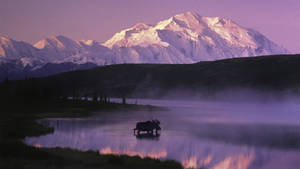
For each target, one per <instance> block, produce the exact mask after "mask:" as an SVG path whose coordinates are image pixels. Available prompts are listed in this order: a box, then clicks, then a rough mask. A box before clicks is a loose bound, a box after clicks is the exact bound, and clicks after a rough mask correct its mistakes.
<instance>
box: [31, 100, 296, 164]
mask: <svg viewBox="0 0 300 169" xmlns="http://www.w3.org/2000/svg"><path fill="white" fill-rule="evenodd" d="M139 102H140V103H141V102H142V101H139ZM154 102H155V101H154ZM152 103H153V102H152ZM163 103H164V102H159V104H163ZM164 104H166V105H168V106H169V108H170V111H161V112H141V111H137V112H120V113H115V112H114V113H113V114H111V113H106V114H105V115H101V116H97V117H90V118H83V119H51V120H46V121H43V123H47V124H48V125H50V126H53V127H54V128H55V131H54V133H52V134H49V135H45V136H40V137H31V138H26V139H25V142H27V143H28V144H31V145H38V146H39V147H57V146H59V147H70V148H76V149H81V150H88V149H91V150H95V151H99V153H101V154H127V155H130V156H136V155H138V156H141V157H152V158H159V159H175V160H177V161H180V162H181V163H182V165H183V166H184V167H186V168H200V167H204V168H208V169H274V168H280V169H297V168H298V166H300V160H299V159H300V158H299V157H300V127H299V125H298V124H300V118H299V113H298V110H300V107H299V106H298V107H297V106H295V105H292V106H289V107H283V105H280V106H276V105H275V106H273V105H272V106H264V105H261V106H253V105H250V106H247V105H242V106H240V105H234V104H228V103H226V104H216V103H198V102H197V103H193V102H192V103H190V102H188V103H179V102H175V103H174V102H173V103H172V102H168V103H164ZM172 104H173V106H172ZM180 104H181V105H184V106H182V107H180ZM293 106H294V107H293ZM291 107H293V108H291ZM287 113H288V116H287ZM155 118H158V119H160V121H161V127H162V130H161V132H160V135H158V136H151V135H150V136H149V135H139V136H137V135H136V136H135V135H133V131H132V128H134V127H135V124H136V122H138V121H147V120H149V119H155Z"/></svg>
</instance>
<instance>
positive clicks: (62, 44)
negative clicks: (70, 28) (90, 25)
mask: <svg viewBox="0 0 300 169" xmlns="http://www.w3.org/2000/svg"><path fill="white" fill-rule="evenodd" d="M67 46H78V42H76V41H74V40H72V39H70V38H68V37H66V36H62V35H58V36H49V37H47V38H45V39H43V40H40V41H38V42H37V43H35V44H34V47H36V48H38V49H44V48H61V49H62V48H67Z"/></svg>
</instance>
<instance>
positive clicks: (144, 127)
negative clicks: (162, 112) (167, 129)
mask: <svg viewBox="0 0 300 169" xmlns="http://www.w3.org/2000/svg"><path fill="white" fill-rule="evenodd" d="M159 124H160V121H158V120H152V121H146V122H138V123H136V127H135V129H133V132H134V134H136V131H137V135H140V132H141V131H142V132H147V134H149V133H150V134H152V135H153V132H154V130H155V135H157V134H158V130H161V128H160V126H159Z"/></svg>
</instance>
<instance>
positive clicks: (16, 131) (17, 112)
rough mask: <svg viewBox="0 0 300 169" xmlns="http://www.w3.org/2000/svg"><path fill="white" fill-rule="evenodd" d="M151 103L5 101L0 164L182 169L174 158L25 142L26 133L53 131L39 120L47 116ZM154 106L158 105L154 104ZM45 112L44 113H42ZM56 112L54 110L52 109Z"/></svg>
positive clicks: (146, 107) (112, 168) (138, 107)
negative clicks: (148, 156)
mask: <svg viewBox="0 0 300 169" xmlns="http://www.w3.org/2000/svg"><path fill="white" fill-rule="evenodd" d="M153 108H154V107H151V106H137V105H122V104H116V103H94V102H89V101H77V102H76V103H74V102H72V101H68V100H64V101H56V102H54V101H48V102H45V101H35V102H33V103H31V104H28V103H27V104H21V103H14V104H8V103H6V105H2V111H1V114H0V115H1V118H0V119H1V121H0V125H1V126H0V130H1V132H0V133H1V137H0V138H1V140H0V149H1V154H0V168H5V169H10V168H50V169H51V168H64V169H65V168H75V169H80V168H105V169H110V168H111V169H126V168H130V169H135V168H136V169H142V168H145V169H155V168H157V169H163V168H170V169H176V168H178V169H180V168H182V166H181V165H180V164H179V163H177V162H175V161H160V160H157V159H150V158H144V159H142V158H140V157H138V156H135V157H129V156H125V155H124V156H123V155H121V156H115V155H100V154H99V153H98V152H94V151H87V152H81V151H76V150H71V149H63V148H38V146H36V147H30V146H27V145H25V144H24V143H23V142H22V139H24V138H25V136H38V135H42V134H46V133H49V132H53V129H52V128H46V127H44V126H42V125H40V124H38V123H37V122H36V120H37V119H40V118H47V117H82V116H88V115H91V113H88V112H92V111H96V110H97V111H100V113H101V110H106V111H107V110H111V111H113V110H118V109H119V110H120V109H121V110H124V111H125V113H126V110H133V109H148V110H149V109H153ZM154 109H155V108H154ZM41 112H43V113H41ZM51 112H55V113H51Z"/></svg>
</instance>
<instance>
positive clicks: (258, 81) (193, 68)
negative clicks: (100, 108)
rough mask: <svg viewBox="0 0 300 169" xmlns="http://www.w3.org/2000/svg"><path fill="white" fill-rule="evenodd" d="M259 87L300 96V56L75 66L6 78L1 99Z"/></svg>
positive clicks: (206, 94)
mask: <svg viewBox="0 0 300 169" xmlns="http://www.w3.org/2000/svg"><path fill="white" fill-rule="evenodd" d="M238 90H253V91H257V92H258V93H260V92H261V93H279V94H283V93H284V94H286V93H292V94H299V95H300V55H273V56H260V57H250V58H234V59H226V60H220V61H209V62H199V63H196V64H122V65H110V66H103V67H96V68H92V69H88V70H79V71H70V72H66V73H62V74H58V75H53V76H49V77H44V78H27V79H25V80H18V81H9V80H8V79H7V80H5V81H4V82H3V83H1V84H0V92H1V98H2V99H3V100H7V99H8V98H13V99H16V98H18V99H23V100H25V101H26V100H27V101H28V100H30V98H38V99H53V98H67V97H72V98H74V99H81V98H93V99H94V100H98V101H99V100H101V101H107V100H108V99H109V98H110V97H120V98H127V97H164V96H167V95H172V94H174V95H175V94H176V93H177V94H179V95H181V94H182V96H183V95H187V96H188V95H189V94H191V95H198V94H199V97H202V98H206V97H212V96H214V95H215V94H216V93H220V92H223V91H229V92H232V93H235V92H236V91H238Z"/></svg>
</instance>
